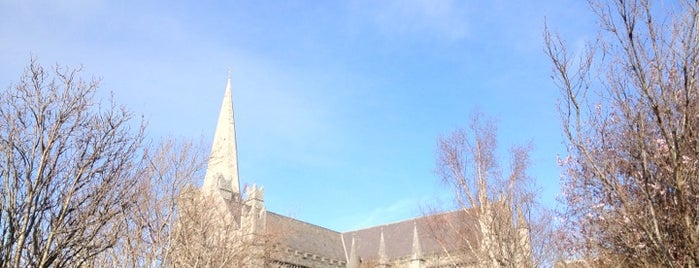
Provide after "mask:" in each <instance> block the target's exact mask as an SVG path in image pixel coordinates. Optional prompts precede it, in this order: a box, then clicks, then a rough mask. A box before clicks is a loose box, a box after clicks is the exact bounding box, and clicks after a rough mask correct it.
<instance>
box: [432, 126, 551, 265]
mask: <svg viewBox="0 0 699 268" xmlns="http://www.w3.org/2000/svg"><path fill="white" fill-rule="evenodd" d="M529 150H530V146H529V145H525V146H515V147H512V148H511V149H510V155H511V158H510V159H511V160H510V163H509V165H508V166H507V167H509V172H508V173H505V172H503V169H502V167H501V166H500V161H499V159H500V158H499V157H498V156H497V153H496V152H497V129H496V126H495V123H493V122H492V121H491V120H488V119H486V118H485V117H484V116H483V115H480V114H476V115H474V116H473V118H472V122H471V125H470V126H469V128H467V129H459V130H456V131H454V132H453V133H451V134H450V135H447V136H445V137H442V138H441V139H440V140H439V142H438V151H437V155H438V159H437V173H438V174H439V175H440V176H441V177H442V179H443V180H444V182H445V183H446V184H447V185H449V186H450V188H452V189H453V193H454V197H455V200H456V202H457V204H458V205H459V206H460V208H461V209H462V210H463V211H464V213H465V214H467V215H468V216H469V218H471V219H477V220H476V222H477V224H478V229H479V231H480V234H479V235H480V239H479V240H478V241H476V243H474V242H473V241H470V240H467V239H464V241H463V244H464V245H465V246H464V247H465V249H464V252H465V254H468V255H470V257H471V258H475V263H477V265H479V266H482V267H494V266H501V267H530V266H533V265H538V264H540V263H542V262H546V260H545V258H546V254H548V251H547V250H545V249H544V248H539V247H540V246H546V245H547V242H548V240H546V241H542V239H540V238H541V237H538V235H546V234H544V232H543V231H544V230H545V229H542V228H545V227H546V225H540V222H539V221H538V220H537V219H538V217H539V216H540V215H542V214H539V213H538V212H535V211H536V210H537V208H538V206H537V204H536V202H535V201H536V199H535V197H536V196H535V190H536V189H535V188H534V187H532V185H533V181H532V179H531V177H530V176H529V175H528V174H527V169H528V167H529V165H530V162H529V161H530V160H529ZM468 228H473V226H470V225H469V226H468ZM533 235H537V238H536V239H535V238H532V236H533ZM532 242H537V244H532ZM538 242H542V243H538ZM533 253H536V254H537V255H533ZM457 259H458V258H457ZM461 259H464V258H461Z"/></svg>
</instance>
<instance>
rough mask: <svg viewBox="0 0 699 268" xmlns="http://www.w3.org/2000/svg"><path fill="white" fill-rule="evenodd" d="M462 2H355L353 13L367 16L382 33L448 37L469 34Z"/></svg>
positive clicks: (450, 0)
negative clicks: (354, 11)
mask: <svg viewBox="0 0 699 268" xmlns="http://www.w3.org/2000/svg"><path fill="white" fill-rule="evenodd" d="M461 5H463V3H462V2H459V1H453V0H437V1H433V0H405V1H403V0H389V1H364V0H359V1H357V2H355V8H356V11H357V13H356V15H358V16H361V17H362V18H364V19H368V20H369V22H371V23H373V26H374V27H376V29H378V30H379V31H381V33H382V34H388V35H412V34H418V35H428V36H432V37H439V38H444V39H449V40H455V39H462V38H464V37H466V35H467V34H468V23H467V19H466V18H467V16H466V14H463V11H464V10H465V7H463V6H461Z"/></svg>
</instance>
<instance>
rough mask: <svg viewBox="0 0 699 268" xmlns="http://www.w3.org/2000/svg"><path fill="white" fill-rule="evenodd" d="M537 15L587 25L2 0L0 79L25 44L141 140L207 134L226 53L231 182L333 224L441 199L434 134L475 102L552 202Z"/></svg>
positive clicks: (400, 9)
mask: <svg viewBox="0 0 699 268" xmlns="http://www.w3.org/2000/svg"><path fill="white" fill-rule="evenodd" d="M545 19H546V21H548V23H549V25H551V26H552V27H553V28H554V29H556V30H558V31H559V32H560V33H561V34H562V35H563V37H564V38H566V39H568V40H569V42H570V43H571V45H572V46H573V48H576V47H580V44H582V42H583V40H586V39H590V38H591V37H594V32H593V29H594V21H593V20H592V18H591V17H590V15H589V12H588V9H587V7H586V6H585V3H584V1H572V0H562V1H561V0H555V1H554V0H550V1H549V0H546V1H449V0H444V1H439V0H434V1H429V0H403V1H398V0H386V1H369V0H349V1H267V2H263V1H130V0H127V1H100V0H96V1H88V0H67V1H32V0H30V1H14V0H0V62H2V64H1V65H0V86H2V87H7V86H8V85H9V84H10V83H13V82H16V81H17V79H18V78H19V75H20V74H21V72H22V70H23V68H24V67H25V66H26V64H27V62H28V59H29V57H30V55H35V56H37V57H38V59H39V61H40V62H42V63H44V64H54V63H60V64H68V65H72V66H76V65H78V64H82V65H84V66H85V68H86V71H85V74H88V75H94V76H97V77H101V78H102V79H103V82H102V89H103V93H104V96H107V95H108V94H109V92H113V94H114V97H115V98H116V100H117V101H118V102H119V103H121V104H124V105H126V106H127V107H129V108H130V109H131V110H133V111H134V112H135V113H136V114H139V115H143V116H144V117H145V118H146V119H147V121H148V125H149V126H148V128H149V130H148V131H149V132H148V133H149V136H150V137H152V138H154V139H157V138H159V137H161V136H168V135H172V136H178V137H188V138H192V139H195V140H197V139H200V138H203V140H204V142H205V143H206V145H205V146H207V148H208V146H209V143H210V141H211V139H212V137H213V133H214V128H215V124H216V120H217V116H218V111H219V108H220V107H219V105H220V104H221V98H222V96H223V91H224V87H225V81H226V78H227V75H228V68H229V67H231V68H232V70H233V72H232V84H233V98H234V103H235V113H236V128H237V134H238V149H239V154H238V155H239V159H240V160H239V161H240V163H239V164H240V176H241V180H242V182H241V183H242V184H252V183H257V184H258V185H263V186H264V187H265V191H266V194H265V197H266V205H267V208H268V209H270V210H272V211H275V212H278V213H282V214H287V215H291V216H294V217H298V218H300V219H302V220H305V221H308V222H311V223H314V224H318V225H320V226H324V227H328V228H331V229H335V230H340V231H345V230H351V229H356V228H361V227H365V226H370V225H375V224H380V223H387V222H392V221H397V220H401V219H406V218H410V217H415V216H419V215H421V214H422V213H423V212H422V209H421V208H423V207H425V206H438V207H443V208H448V207H449V204H450V203H449V202H450V200H449V194H450V192H449V191H448V189H447V188H446V187H445V186H443V185H442V184H441V183H440V182H439V179H438V178H437V176H436V175H435V174H434V173H433V170H434V167H435V147H436V146H435V145H436V139H437V138H438V137H439V135H441V134H446V133H448V132H449V131H451V130H453V129H455V128H457V127H460V126H465V125H466V124H467V122H468V119H469V116H470V114H471V113H472V112H473V111H474V110H480V111H481V112H483V113H486V114H488V115H490V116H492V117H494V118H496V119H497V121H498V124H499V131H500V143H499V145H500V147H501V149H503V151H505V150H506V149H507V147H509V146H510V145H511V144H516V143H525V142H529V141H531V142H533V144H534V147H535V149H534V151H533V153H532V160H533V166H532V168H531V170H530V172H531V175H532V176H534V177H535V178H536V180H537V183H538V185H539V186H540V187H541V188H542V193H541V196H542V202H543V203H544V204H547V205H549V206H554V205H555V201H554V199H555V196H556V194H557V193H558V188H559V187H558V178H559V169H558V167H557V165H556V157H557V155H559V154H563V153H565V151H564V147H563V144H562V133H561V131H560V120H559V116H558V114H557V112H556V103H557V98H558V91H557V90H556V88H555V86H554V84H553V83H552V81H551V79H550V74H551V68H550V64H549V62H548V60H547V58H546V57H545V55H544V54H543V41H542V32H543V25H544V21H545ZM503 161H507V160H506V159H504V160H503Z"/></svg>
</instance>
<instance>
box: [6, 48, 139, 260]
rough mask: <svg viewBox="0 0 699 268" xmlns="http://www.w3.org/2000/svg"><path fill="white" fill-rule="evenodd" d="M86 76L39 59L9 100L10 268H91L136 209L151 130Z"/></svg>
mask: <svg viewBox="0 0 699 268" xmlns="http://www.w3.org/2000/svg"><path fill="white" fill-rule="evenodd" d="M80 71H81V69H80V68H77V69H70V68H65V67H60V66H57V67H55V69H53V70H50V71H47V70H45V69H44V68H43V67H42V66H41V65H40V64H38V63H37V62H36V60H35V59H32V60H31V62H30V64H29V66H28V67H27V69H26V70H25V72H24V74H23V76H22V77H21V79H20V81H19V82H18V83H17V84H15V85H13V86H12V87H10V88H8V89H7V90H4V91H2V92H0V183H2V184H1V185H0V267H48V266H56V267H65V266H80V265H81V264H84V263H86V262H89V261H90V260H91V259H93V258H94V257H95V256H96V255H98V254H100V253H102V252H103V251H104V250H106V249H108V248H110V247H112V246H113V245H114V244H115V243H116V241H117V238H118V237H119V236H120V235H121V233H120V232H118V230H119V228H114V227H115V226H116V225H118V222H117V221H116V219H118V217H119V216H120V215H121V214H122V213H124V211H125V210H128V209H130V207H132V206H133V205H134V202H135V201H134V197H135V193H136V182H135V180H134V178H136V177H137V174H138V172H139V170H141V168H140V166H139V164H140V160H141V156H140V149H141V140H142V137H143V136H142V133H143V132H142V128H139V126H138V125H136V129H135V130H134V129H132V127H133V125H132V124H133V123H132V122H131V121H130V119H131V114H130V113H129V112H127V111H126V110H124V109H123V108H121V107H117V106H115V105H114V104H113V103H111V104H109V105H107V107H103V106H102V105H100V104H99V103H95V102H94V101H93V99H94V93H95V91H96V90H97V88H98V86H99V83H98V81H96V80H94V79H93V80H91V81H84V80H83V79H81V78H80V76H79V74H80Z"/></svg>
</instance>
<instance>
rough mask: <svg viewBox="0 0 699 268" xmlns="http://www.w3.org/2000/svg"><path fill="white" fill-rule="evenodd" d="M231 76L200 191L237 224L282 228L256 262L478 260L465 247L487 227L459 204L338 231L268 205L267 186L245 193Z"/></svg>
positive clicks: (433, 263)
mask: <svg viewBox="0 0 699 268" xmlns="http://www.w3.org/2000/svg"><path fill="white" fill-rule="evenodd" d="M237 157H238V155H237V150H236V135H235V123H234V116H233V101H232V95H231V81H230V78H229V79H228V81H227V84H226V89H225V93H224V97H223V103H222V105H221V111H220V114H219V118H218V125H217V126H216V132H215V136H214V140H213V145H212V150H211V156H210V158H209V163H208V167H207V170H206V175H205V178H204V183H203V186H202V192H204V193H208V194H211V195H214V196H215V197H217V198H218V199H219V200H222V201H223V204H225V205H222V206H225V207H226V208H225V209H226V211H227V212H226V213H230V215H231V216H232V218H233V219H234V221H233V223H232V224H236V228H240V229H241V230H243V231H244V232H246V233H251V234H264V233H266V232H280V233H282V234H283V235H281V236H279V237H277V238H278V239H277V240H276V241H275V244H276V246H275V247H274V248H275V250H273V251H272V252H270V253H268V254H261V255H260V259H259V260H257V262H254V264H253V265H250V266H254V267H319V268H330V267H338V268H339V267H350V268H358V267H382V268H386V267H411V268H419V267H473V266H475V265H476V264H477V258H474V257H473V256H470V255H469V254H467V253H464V252H471V251H468V249H469V248H474V247H479V246H480V245H481V243H482V240H483V239H481V237H482V235H481V234H482V231H480V229H482V228H479V224H478V222H477V221H476V220H475V219H474V217H473V216H468V215H473V214H472V213H465V212H464V211H462V210H460V211H453V212H446V213H440V214H434V215H429V216H424V217H419V218H414V219H408V220H404V221H400V222H395V223H389V224H384V225H380V226H374V227H369V228H365V229H360V230H354V231H349V232H338V231H334V230H330V229H327V228H323V227H321V226H317V225H314V224H312V223H308V222H303V221H300V220H297V219H294V218H291V217H287V216H283V215H280V214H277V213H274V212H271V211H267V210H266V208H265V203H264V190H263V188H262V187H257V186H252V187H249V188H248V189H246V190H245V193H244V195H243V193H242V192H241V189H240V181H239V178H238V159H237Z"/></svg>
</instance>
